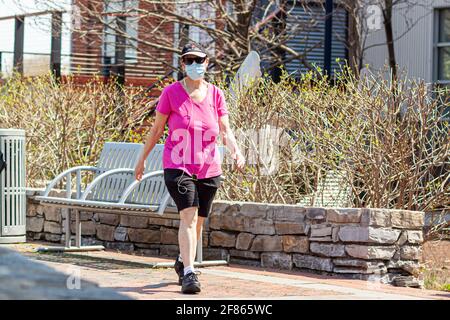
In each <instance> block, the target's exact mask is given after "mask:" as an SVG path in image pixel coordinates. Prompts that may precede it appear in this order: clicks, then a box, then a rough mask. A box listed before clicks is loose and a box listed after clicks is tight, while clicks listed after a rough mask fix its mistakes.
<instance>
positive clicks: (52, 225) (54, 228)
mask: <svg viewBox="0 0 450 320" xmlns="http://www.w3.org/2000/svg"><path fill="white" fill-rule="evenodd" d="M44 232H48V233H53V234H61V233H62V227H61V223H59V222H54V221H45V222H44Z"/></svg>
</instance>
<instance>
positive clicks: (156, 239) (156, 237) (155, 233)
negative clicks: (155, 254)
mask: <svg viewBox="0 0 450 320" xmlns="http://www.w3.org/2000/svg"><path fill="white" fill-rule="evenodd" d="M128 237H129V239H130V241H131V242H141V243H161V231H160V230H152V229H134V228H133V229H129V230H128Z"/></svg>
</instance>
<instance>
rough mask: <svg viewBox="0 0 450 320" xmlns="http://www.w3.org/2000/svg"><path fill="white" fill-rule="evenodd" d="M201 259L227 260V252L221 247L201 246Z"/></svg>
mask: <svg viewBox="0 0 450 320" xmlns="http://www.w3.org/2000/svg"><path fill="white" fill-rule="evenodd" d="M203 259H205V260H226V261H229V259H230V257H229V253H228V250H227V249H223V248H203Z"/></svg>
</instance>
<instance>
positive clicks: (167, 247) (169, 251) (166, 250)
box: [159, 244, 208, 259]
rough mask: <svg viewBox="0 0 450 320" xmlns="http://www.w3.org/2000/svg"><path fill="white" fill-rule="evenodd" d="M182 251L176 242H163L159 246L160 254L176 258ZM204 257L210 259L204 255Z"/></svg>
mask: <svg viewBox="0 0 450 320" xmlns="http://www.w3.org/2000/svg"><path fill="white" fill-rule="evenodd" d="M179 253H180V249H179V248H178V246H177V245H175V244H162V245H161V246H160V247H159V254H160V255H162V256H166V257H173V258H175V257H176V256H177V255H178V254H179ZM204 259H208V258H206V257H204Z"/></svg>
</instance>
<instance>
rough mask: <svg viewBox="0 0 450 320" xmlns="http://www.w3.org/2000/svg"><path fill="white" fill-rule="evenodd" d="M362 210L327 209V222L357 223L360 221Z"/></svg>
mask: <svg viewBox="0 0 450 320" xmlns="http://www.w3.org/2000/svg"><path fill="white" fill-rule="evenodd" d="M361 214H362V209H356V208H355V209H354V208H348V209H328V210H327V222H334V223H359V222H360V221H361Z"/></svg>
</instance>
